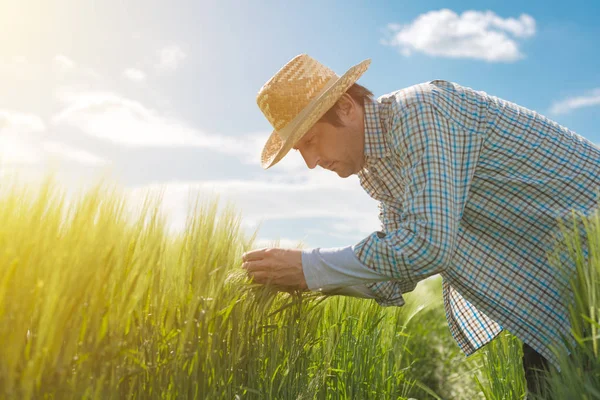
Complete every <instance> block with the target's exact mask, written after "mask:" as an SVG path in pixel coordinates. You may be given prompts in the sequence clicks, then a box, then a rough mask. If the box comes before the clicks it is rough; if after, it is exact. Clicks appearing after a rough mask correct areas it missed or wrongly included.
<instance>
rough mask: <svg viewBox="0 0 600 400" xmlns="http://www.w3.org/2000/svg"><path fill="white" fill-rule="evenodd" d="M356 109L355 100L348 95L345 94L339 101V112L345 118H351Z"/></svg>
mask: <svg viewBox="0 0 600 400" xmlns="http://www.w3.org/2000/svg"><path fill="white" fill-rule="evenodd" d="M353 108H354V100H353V99H352V96H350V95H349V94H348V93H344V94H343V95H342V97H340V99H339V100H338V111H339V113H340V114H341V116H343V117H346V118H347V117H349V116H350V115H351V114H352V112H353Z"/></svg>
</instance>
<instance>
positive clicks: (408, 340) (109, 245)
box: [0, 178, 600, 399]
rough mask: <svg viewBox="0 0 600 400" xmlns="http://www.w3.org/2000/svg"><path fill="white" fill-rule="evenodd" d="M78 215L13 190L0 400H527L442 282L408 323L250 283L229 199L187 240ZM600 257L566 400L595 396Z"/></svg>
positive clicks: (6, 187)
mask: <svg viewBox="0 0 600 400" xmlns="http://www.w3.org/2000/svg"><path fill="white" fill-rule="evenodd" d="M67 200H68V198H67V197H66V195H65V194H64V193H62V192H60V190H59V189H57V185H56V184H55V183H54V181H53V180H52V179H51V178H49V179H47V180H46V181H45V182H44V183H43V184H42V185H41V186H38V187H35V188H32V187H27V186H19V185H17V184H16V183H12V184H11V183H10V182H8V181H7V180H6V179H5V181H4V182H3V185H2V187H1V193H0V218H1V220H2V221H3V224H2V225H1V226H0V249H1V250H0V343H2V346H0V398H11V399H12V398H18V399H37V398H60V399H71V398H77V399H80V398H86V399H87V398H98V399H115V398H128V399H129V398H131V399H142V398H143V399H154V398H156V399H159V398H160V399H178V398H185V399H188V398H190V399H238V398H239V399H241V398H243V399H363V398H364V399H403V398H409V397H412V398H419V399H425V398H434V399H439V398H442V399H474V398H478V397H480V396H485V397H486V398H488V399H515V398H522V396H523V394H524V380H523V376H522V375H523V372H522V366H521V358H520V345H519V342H518V341H517V340H516V339H514V338H512V337H510V336H509V335H501V337H500V338H499V339H497V340H496V341H494V342H492V343H490V344H489V345H488V346H486V348H484V349H483V350H482V351H481V352H478V353H477V354H476V355H474V356H472V357H470V358H468V359H466V358H465V357H464V356H463V355H462V353H460V351H459V349H458V346H456V344H455V343H454V341H453V340H452V338H451V336H450V333H449V330H448V327H447V325H446V321H445V318H444V310H443V307H442V299H441V287H440V279H439V277H438V278H432V279H428V280H426V281H424V282H421V283H420V284H419V286H418V287H417V289H416V290H415V292H414V293H411V294H408V295H407V296H406V300H407V304H406V305H405V306H404V307H402V308H394V307H389V308H383V307H380V306H378V305H377V304H376V303H375V302H373V301H369V300H363V299H356V298H348V297H341V296H331V297H325V296H319V295H317V294H315V293H295V292H292V293H288V292H279V291H277V290H276V288H273V287H268V286H263V285H256V284H252V283H251V282H249V281H248V280H247V278H246V276H245V273H244V272H243V271H242V270H241V268H240V266H241V263H242V261H241V255H242V254H243V253H244V252H246V251H248V250H250V249H251V248H252V247H253V243H254V241H255V236H256V233H254V234H253V235H251V236H250V237H246V235H245V233H244V232H243V231H242V229H241V227H240V226H241V220H240V216H239V214H238V213H237V212H236V211H235V210H234V208H233V206H232V205H230V204H228V205H226V206H224V207H223V208H221V212H218V210H219V209H220V203H219V200H218V198H216V199H213V200H211V201H208V200H205V201H200V199H195V201H193V202H192V206H191V207H190V210H189V212H188V218H187V220H186V226H185V229H183V230H182V231H181V232H180V233H170V232H169V231H168V230H167V229H166V227H165V226H166V221H165V218H164V216H163V215H161V213H160V211H159V206H160V204H161V199H160V196H157V197H156V198H152V197H150V196H146V197H145V199H144V201H143V202H142V206H141V207H140V208H139V209H138V210H137V211H136V212H133V213H132V212H131V211H130V210H131V208H132V207H131V204H128V203H127V201H126V200H125V197H124V196H123V195H122V194H120V193H119V192H118V191H117V190H116V189H114V188H112V187H110V186H108V185H105V184H101V183H99V184H97V185H96V186H94V187H92V188H91V189H90V190H88V191H87V192H85V193H82V194H80V195H79V196H78V197H76V198H75V199H74V200H71V201H70V202H68V201H67ZM594 221H595V222H594V224H595V225H594V227H595V228H594V229H595V231H594V232H595V233H593V235H595V236H593V237H594V238H600V236H598V235H600V233H599V232H600V229H599V226H600V222H598V219H596V220H594ZM275 245H276V244H275ZM576 245H577V244H576V243H575V244H574V246H573V248H572V249H573V251H574V252H575V253H574V254H576V253H577V250H576V249H577V246H576ZM599 246H600V240H595V247H593V248H592V253H591V260H592V265H593V268H591V269H587V270H586V271H587V272H585V273H588V275H580V276H582V278H581V279H580V280H579V281H578V282H579V283H578V285H579V286H578V293H579V294H578V296H576V298H575V300H576V302H575V303H574V304H575V306H574V308H573V310H572V312H573V315H574V316H575V318H576V319H577V321H580V323H579V325H577V324H574V333H575V335H576V338H577V344H578V347H576V348H574V354H575V357H578V358H577V360H578V361H577V362H576V363H571V364H569V363H566V361H565V363H566V364H565V366H564V367H563V368H562V370H563V374H562V375H553V377H552V381H551V382H552V383H551V387H552V388H553V389H552V390H554V392H555V393H558V394H559V397H557V398H577V397H572V396H571V394H573V393H588V394H589V395H588V397H587V398H590V399H591V398H596V397H597V396H598V395H597V392H596V391H597V388H598V384H599V372H598V371H599V369H598V368H599V367H598V357H597V354H598V313H599V311H598V310H599V308H598V299H599V298H600V292H599V287H598V282H600V277H599V276H598V272H599V270H600V267H599V266H600V262H599V260H598V257H600V248H599ZM578 263H581V265H584V263H583V262H581V260H580V261H578ZM570 360H572V358H571V359H570ZM582 360H583V361H582ZM581 368H586V369H585V373H584V372H582V369H581ZM590 371H591V372H590ZM473 376H476V380H474V379H472V377H473Z"/></svg>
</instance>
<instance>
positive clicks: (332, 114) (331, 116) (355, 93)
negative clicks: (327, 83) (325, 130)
mask: <svg viewBox="0 0 600 400" xmlns="http://www.w3.org/2000/svg"><path fill="white" fill-rule="evenodd" d="M346 93H348V94H349V95H350V96H351V97H352V98H353V99H354V101H356V102H357V103H358V104H360V106H361V107H362V109H363V111H364V109H365V105H364V104H365V100H369V101H370V100H372V99H373V92H371V91H370V90H369V89H367V88H366V87H364V86H361V85H359V84H358V83H355V84H353V85H352V86H350V88H349V89H348V90H346ZM338 102H339V100H338ZM338 111H339V105H338V103H337V102H336V103H335V104H334V105H333V106H332V107H331V108H330V109H329V110H327V112H326V113H325V115H323V116H322V117H321V119H319V122H328V123H330V124H331V125H333V126H336V127H342V126H344V124H343V123H342V120H341V119H340V117H339V115H338Z"/></svg>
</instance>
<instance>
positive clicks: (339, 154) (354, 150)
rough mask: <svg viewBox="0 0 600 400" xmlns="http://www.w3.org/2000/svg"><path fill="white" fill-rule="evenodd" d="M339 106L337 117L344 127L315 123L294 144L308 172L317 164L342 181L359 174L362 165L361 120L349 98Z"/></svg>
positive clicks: (361, 116)
mask: <svg viewBox="0 0 600 400" xmlns="http://www.w3.org/2000/svg"><path fill="white" fill-rule="evenodd" d="M346 100H347V101H345V102H342V104H340V106H341V107H340V113H339V114H338V115H339V117H340V119H341V120H342V122H343V123H344V126H342V127H336V126H334V125H332V124H330V123H328V122H317V123H316V124H315V125H313V126H312V127H311V128H310V129H309V130H308V131H307V132H306V134H305V135H304V136H303V137H302V139H300V140H299V141H298V143H296V145H295V146H294V149H296V150H299V151H300V153H301V154H302V157H303V158H304V161H305V162H306V166H307V167H308V168H310V169H313V168H315V167H316V166H317V165H319V166H321V167H322V168H325V169H328V170H331V171H334V172H336V173H337V174H338V175H339V176H340V177H341V178H347V177H348V176H350V175H353V174H356V173H358V172H359V171H360V170H361V169H362V167H363V165H364V119H363V112H362V108H361V107H360V106H359V105H358V104H356V102H354V101H353V100H352V99H351V98H350V96H348V98H347V99H346Z"/></svg>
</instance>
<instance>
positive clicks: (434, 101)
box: [353, 81, 600, 362]
mask: <svg viewBox="0 0 600 400" xmlns="http://www.w3.org/2000/svg"><path fill="white" fill-rule="evenodd" d="M365 160H366V164H365V168H363V170H361V171H360V172H359V174H358V176H359V179H360V183H361V185H362V187H363V188H364V189H365V190H366V191H367V193H368V194H369V195H370V196H371V197H373V198H374V199H376V200H379V201H380V204H379V206H380V211H381V212H380V219H381V222H382V225H383V228H382V229H383V231H382V232H374V233H373V234H371V235H370V236H368V237H366V238H365V239H363V240H362V241H360V243H358V244H356V245H355V246H354V247H353V250H354V252H355V255H356V257H357V258H358V260H360V262H362V263H363V264H365V265H366V266H368V267H369V268H371V269H372V270H374V271H376V272H377V273H380V274H383V275H386V276H388V277H389V278H391V280H388V281H385V282H377V283H369V284H367V287H368V288H369V289H370V290H371V291H372V292H373V293H374V296H375V298H376V300H377V302H378V303H379V304H381V305H403V304H404V300H403V298H402V294H403V293H406V292H409V291H411V290H413V289H414V288H415V286H416V284H417V282H418V281H420V280H422V279H425V278H426V277H428V276H431V275H434V274H441V276H442V277H443V298H444V306H445V310H446V317H447V320H448V323H449V326H450V331H451V332H452V335H453V337H454V338H455V340H456V341H457V343H458V345H459V346H460V347H461V349H462V350H463V351H464V352H465V353H466V354H467V355H470V354H472V353H473V352H475V351H476V350H477V349H479V348H480V347H482V346H483V345H485V344H486V343H488V342H489V341H490V340H492V339H493V338H494V337H496V335H498V334H499V333H500V332H501V331H502V329H507V330H508V331H509V332H511V333H512V334H514V335H515V336H517V337H518V338H520V339H521V340H523V341H524V342H525V343H527V344H529V345H530V346H531V347H533V348H534V349H535V350H536V351H538V352H539V353H540V354H542V355H543V356H544V357H546V358H547V359H549V360H550V361H552V362H556V359H555V356H554V354H553V353H552V351H551V350H550V348H551V347H552V346H557V345H558V346H562V343H563V342H562V341H561V335H566V336H567V337H568V336H569V335H570V324H569V316H568V310H567V308H566V307H565V305H564V303H565V302H564V291H563V292H561V290H564V289H565V286H564V283H563V284H562V286H561V283H560V280H559V279H558V271H556V270H555V269H553V268H552V266H551V264H550V262H549V261H548V252H549V251H551V250H552V248H553V243H554V241H553V240H555V239H558V238H559V237H560V231H559V229H558V223H557V219H559V218H560V219H563V220H568V219H569V218H571V215H572V214H571V210H572V209H575V210H577V211H579V212H582V213H584V214H586V215H589V214H590V213H591V212H592V211H594V210H595V209H596V208H597V207H598V189H599V188H600V149H598V148H597V147H595V146H594V145H593V144H592V143H591V142H589V141H588V140H586V139H585V138H583V137H581V136H579V135H577V134H576V133H574V132H572V131H569V130H568V129H566V128H564V127H562V126H560V125H559V124H557V123H555V122H553V121H551V120H549V119H547V118H545V117H543V116H541V115H539V114H537V113H536V112H534V111H531V110H528V109H526V108H523V107H521V106H518V105H516V104H514V103H510V102H507V101H504V100H501V99H499V98H497V97H493V96H489V95H487V94H486V93H484V92H478V91H474V90H472V89H469V88H466V87H462V86H460V85H457V84H454V83H450V82H445V81H432V82H429V83H423V84H419V85H415V86H412V87H409V88H406V89H402V90H399V91H396V92H393V93H390V94H387V95H384V96H381V97H380V98H379V99H377V100H373V101H372V102H367V104H365ZM584 250H585V251H586V252H587V249H584ZM586 254H587V253H586ZM564 261H565V262H568V260H564ZM561 293H563V294H561Z"/></svg>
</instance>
